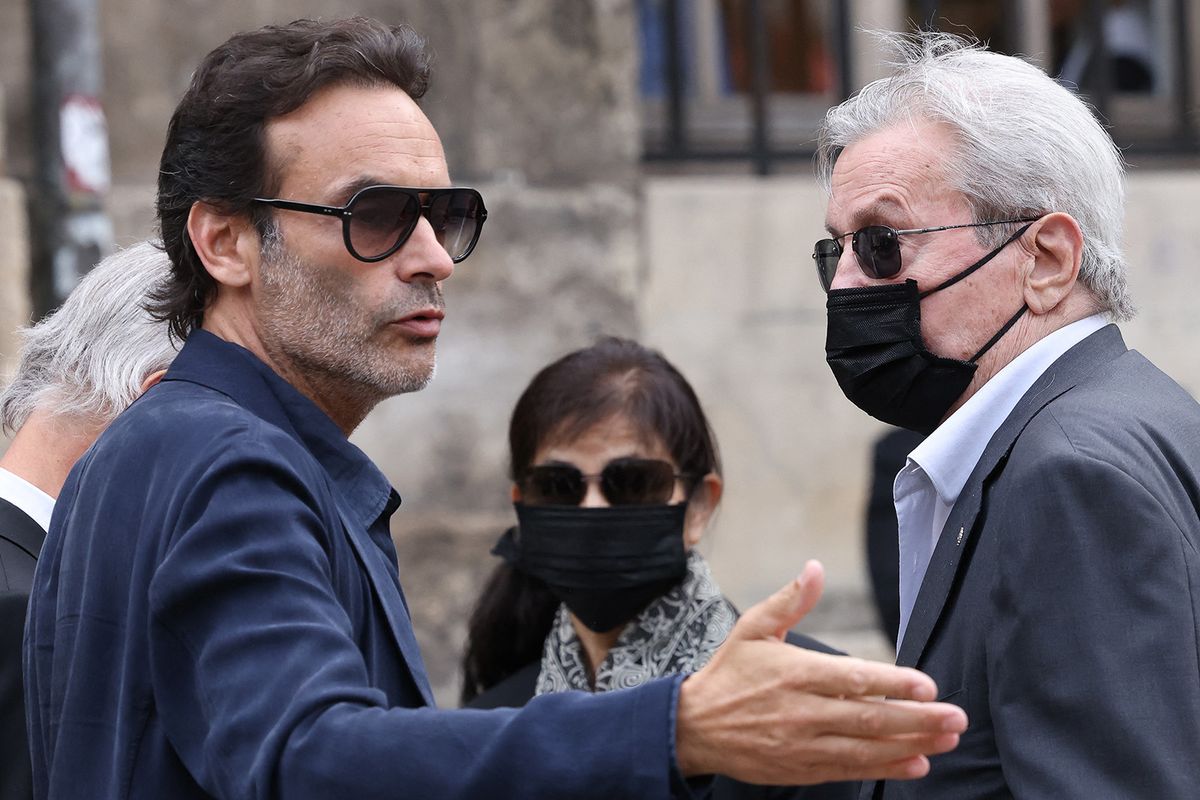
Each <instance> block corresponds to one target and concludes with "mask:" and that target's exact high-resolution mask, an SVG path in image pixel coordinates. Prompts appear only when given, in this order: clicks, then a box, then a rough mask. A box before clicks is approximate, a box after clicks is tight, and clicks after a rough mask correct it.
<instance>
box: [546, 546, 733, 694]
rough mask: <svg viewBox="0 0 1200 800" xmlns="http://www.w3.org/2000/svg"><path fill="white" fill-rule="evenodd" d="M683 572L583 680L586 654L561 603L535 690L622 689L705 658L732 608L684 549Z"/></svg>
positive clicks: (696, 665)
mask: <svg viewBox="0 0 1200 800" xmlns="http://www.w3.org/2000/svg"><path fill="white" fill-rule="evenodd" d="M687 567H688V571H687V575H686V576H685V577H684V579H683V581H682V582H681V583H679V584H677V585H676V586H675V587H674V588H672V589H671V590H670V591H668V592H667V593H666V594H664V595H663V596H662V597H659V598H658V599H657V600H653V601H651V603H650V605H648V606H646V607H645V608H644V609H642V612H641V613H640V614H638V615H637V617H635V618H634V619H633V621H632V622H630V623H629V624H628V625H626V626H625V629H624V630H623V631H621V635H620V637H619V638H618V639H617V643H616V644H615V645H614V646H613V648H612V650H610V651H609V653H608V655H607V656H606V657H605V659H604V661H603V663H601V664H600V667H599V669H597V670H596V685H595V687H592V686H591V685H590V684H589V683H588V666H587V664H588V659H587V653H586V652H584V649H583V645H582V643H580V641H579V637H578V636H577V635H576V633H575V628H574V626H572V625H571V617H570V614H569V613H568V612H567V607H566V606H565V605H559V607H558V614H557V616H555V618H554V625H553V627H552V628H551V629H550V635H549V636H547V637H546V646H545V648H544V649H543V650H542V669H541V672H540V673H538V679H537V689H536V694H548V693H550V692H565V691H569V690H571V689H579V690H582V691H585V692H592V691H595V692H607V691H610V690H612V689H627V688H629V687H631V686H637V685H639V684H642V683H645V682H646V681H648V680H651V679H653V678H659V677H662V676H663V675H673V674H680V673H691V672H695V671H696V670H698V669H700V667H702V666H704V665H705V664H706V663H708V660H709V659H710V658H712V655H713V653H715V652H716V650H717V648H718V647H720V646H721V643H722V642H724V641H725V639H726V638H727V637H728V636H729V631H730V630H731V629H732V628H733V623H734V622H735V621H737V612H735V611H734V609H733V606H732V605H731V604H730V603H729V601H728V600H726V599H725V597H724V595H722V594H721V590H720V589H719V588H718V587H717V583H716V581H714V580H713V576H712V573H711V572H710V571H709V569H708V564H707V563H706V562H705V561H704V559H703V558H702V557H701V556H700V554H699V553H697V552H696V551H695V550H691V551H690V552H689V553H688V562H687Z"/></svg>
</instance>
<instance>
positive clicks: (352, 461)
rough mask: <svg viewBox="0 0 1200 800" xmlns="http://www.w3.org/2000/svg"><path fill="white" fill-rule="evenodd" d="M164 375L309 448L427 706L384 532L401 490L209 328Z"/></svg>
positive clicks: (322, 417)
mask: <svg viewBox="0 0 1200 800" xmlns="http://www.w3.org/2000/svg"><path fill="white" fill-rule="evenodd" d="M163 381H164V382H166V381H188V382H191V383H195V384H198V385H200V386H206V387H208V388H209V389H212V390H214V391H217V392H220V393H221V394H224V395H225V396H227V397H229V398H230V399H231V400H233V401H234V402H235V403H237V404H238V405H240V406H241V407H243V408H245V409H246V410H247V411H249V412H250V413H252V414H254V415H255V416H258V417H259V418H261V419H263V420H264V421H266V422H269V423H271V424H272V425H275V426H276V427H278V428H279V429H280V430H283V431H285V432H286V433H288V434H289V435H291V436H293V437H295V438H296V440H297V441H298V442H300V444H301V445H302V446H304V447H305V449H307V450H308V451H309V452H310V453H312V455H313V457H314V458H315V459H316V460H317V462H318V463H319V464H320V465H321V466H322V468H324V470H325V471H326V473H328V475H329V478H330V480H331V482H332V484H333V487H334V489H335V492H336V498H335V499H336V503H337V512H338V515H339V516H340V517H341V519H342V525H343V526H344V528H345V529H346V535H347V537H348V538H349V540H350V544H351V546H352V547H353V548H354V549H355V551H356V552H357V553H358V558H359V560H360V562H361V563H362V565H363V568H364V570H365V571H366V574H367V577H368V579H369V581H370V582H371V585H372V586H373V587H374V589H375V592H376V594H377V595H378V597H379V601H380V603H379V604H380V606H381V607H382V609H383V613H384V616H385V617H386V618H387V621H388V625H389V626H390V628H391V631H392V635H393V636H394V637H395V639H396V643H397V645H398V646H399V648H400V651H401V652H402V653H403V655H404V660H405V662H406V665H407V667H408V670H409V674H410V675H411V676H412V678H413V682H414V683H415V684H416V686H417V689H418V691H419V692H420V693H421V696H422V698H423V699H424V701H425V704H426V705H429V706H433V705H434V698H433V692H432V690H431V689H430V686H429V681H428V678H427V677H426V675H425V667H424V663H423V661H422V659H421V650H420V647H419V646H418V644H417V641H416V638H415V635H414V633H413V629H412V620H411V619H410V618H409V615H408V603H407V602H406V601H405V599H404V593H403V590H401V588H400V581H399V576H398V572H397V569H398V565H397V563H396V551H395V548H394V547H393V545H392V541H391V538H390V536H388V535H387V533H386V531H387V524H386V522H387V518H389V517H390V516H391V515H392V512H394V511H395V510H396V508H397V507H398V506H399V504H400V497H399V495H397V494H396V493H395V491H394V490H393V489H392V487H391V485H390V484H389V483H388V480H387V478H385V477H384V475H383V473H382V472H380V471H379V468H378V467H376V466H375V465H374V464H373V463H372V462H371V460H370V459H369V458H367V456H366V454H365V453H363V452H362V451H361V450H359V449H358V448H357V447H355V446H354V445H352V444H350V442H349V441H348V440H347V439H346V437H345V435H343V434H342V431H341V429H340V428H338V427H337V425H336V424H334V422H333V420H331V419H330V418H329V416H328V415H327V414H325V412H323V411H321V409H319V408H317V406H316V404H315V403H313V402H312V401H311V400H309V399H308V398H307V397H305V396H304V395H303V394H301V393H300V392H299V391H298V390H297V389H296V388H295V387H294V386H292V385H291V384H290V383H288V382H287V381H285V380H284V379H283V378H281V377H279V375H277V374H276V373H275V372H274V370H272V369H271V368H270V367H268V366H267V365H266V364H264V363H263V362H262V361H261V360H260V359H259V358H258V357H257V356H255V355H254V354H253V353H251V352H250V351H249V350H247V349H245V348H244V347H241V346H239V345H236V344H232V343H231V342H227V341H225V340H224V339H221V338H219V337H217V336H214V335H213V334H211V333H209V332H207V331H203V330H197V331H194V332H192V333H191V335H189V336H188V340H187V343H186V344H185V345H184V346H183V349H182V350H180V352H179V355H178V356H177V357H176V358H175V361H174V363H172V365H171V368H170V369H169V370H168V372H167V374H166V375H165V376H164V377H163ZM381 517H382V519H381Z"/></svg>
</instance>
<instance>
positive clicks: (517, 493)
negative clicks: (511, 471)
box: [509, 483, 521, 503]
mask: <svg viewBox="0 0 1200 800" xmlns="http://www.w3.org/2000/svg"><path fill="white" fill-rule="evenodd" d="M509 495H511V496H512V501H513V502H514V503H519V502H521V487H520V486H517V485H516V484H515V483H514V484H513V485H512V489H511V491H509Z"/></svg>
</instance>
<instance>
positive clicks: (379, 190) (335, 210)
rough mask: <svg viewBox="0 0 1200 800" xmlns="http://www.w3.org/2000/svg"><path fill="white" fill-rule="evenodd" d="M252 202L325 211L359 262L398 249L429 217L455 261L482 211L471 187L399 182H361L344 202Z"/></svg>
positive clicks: (468, 246)
mask: <svg viewBox="0 0 1200 800" xmlns="http://www.w3.org/2000/svg"><path fill="white" fill-rule="evenodd" d="M254 202H256V203H262V204H263V205H266V206H271V207H273V208H282V209H286V210H288V211H303V212H305V213H307V214H327V215H329V216H332V217H341V218H342V239H343V240H344V241H345V242H346V249H347V250H349V251H350V255H352V256H354V257H355V258H357V259H358V260H359V261H366V262H374V261H382V260H383V259H385V258H387V257H388V256H390V255H391V254H392V253H394V252H396V251H397V250H399V249H400V248H401V247H402V246H403V245H404V243H405V242H406V241H408V237H409V236H411V235H412V232H413V231H414V230H416V227H417V221H418V220H420V219H421V217H422V216H423V217H425V219H427V220H429V224H430V225H432V226H433V232H434V235H436V236H437V240H438V242H440V243H441V245H442V247H444V248H446V252H447V253H449V254H450V259H451V260H452V261H453V262H454V263H455V264H457V263H458V262H460V261H462V260H463V259H465V258H466V257H467V256H469V255H471V251H472V250H474V249H475V243H476V242H478V241H479V232H480V231H481V230H483V221H484V220H485V219H487V209H486V208H484V207H483V197H482V196H481V195H480V194H479V192H477V191H475V190H474V189H467V188H465V187H453V188H450V189H411V188H408V187H405V186H367V187H366V188H363V189H359V190H358V191H357V192H355V193H354V196H353V197H351V198H350V200H349V201H348V202H347V203H346V205H344V206H322V205H317V204H315V203H299V202H296V201H295V200H280V199H278V198H274V197H256V198H254Z"/></svg>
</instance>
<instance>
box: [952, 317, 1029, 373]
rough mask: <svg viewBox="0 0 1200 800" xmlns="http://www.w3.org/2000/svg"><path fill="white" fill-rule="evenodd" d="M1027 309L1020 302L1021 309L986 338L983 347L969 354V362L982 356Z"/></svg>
mask: <svg viewBox="0 0 1200 800" xmlns="http://www.w3.org/2000/svg"><path fill="white" fill-rule="evenodd" d="M1028 310H1029V306H1027V305H1024V304H1022V305H1021V310H1020V311H1018V312H1017V313H1016V314H1013V315H1012V318H1011V319H1010V320H1009V321H1008V322H1006V323H1004V327H1003V328H1001V329H1000V330H998V331H996V335H995V336H993V337H992V338H991V339H988V342H987V344H985V345H984V346H983V347H981V348H979V352H978V353H976V354H975V355H973V356H971V357H970V358H969V359H967V360H968V361H970V362H971V363H974V362H976V361H978V360H979V359H980V358H982V357H983V354H984V353H986V352H987V351H988V350H991V349H992V345H994V344H995V343H996V342H998V341H1000V339H1001V337H1003V336H1004V334H1006V333H1008V329H1009V328H1011V327H1012V326H1013V325H1016V324H1017V320H1019V319H1020V318H1021V317H1022V316H1024V315H1025V312H1026V311H1028Z"/></svg>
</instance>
